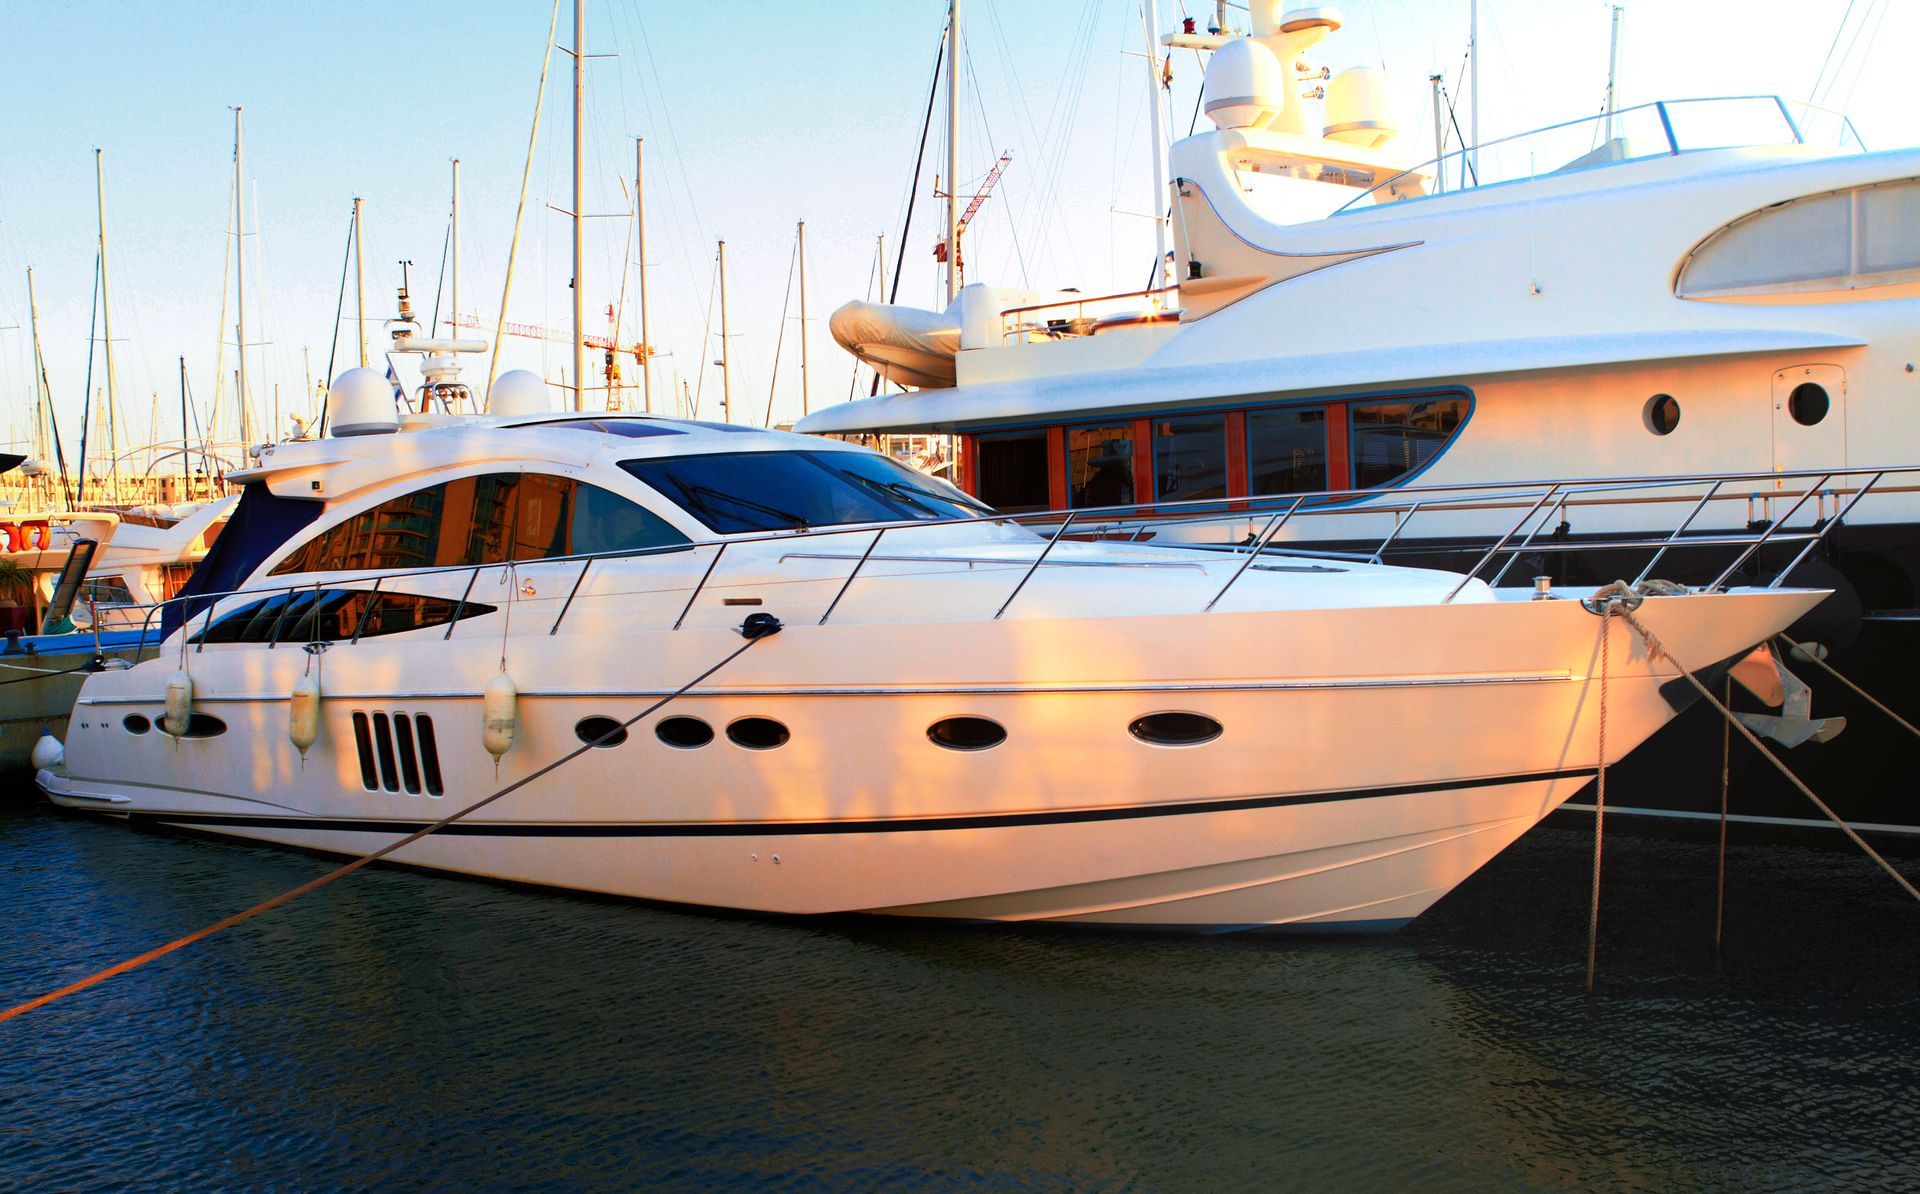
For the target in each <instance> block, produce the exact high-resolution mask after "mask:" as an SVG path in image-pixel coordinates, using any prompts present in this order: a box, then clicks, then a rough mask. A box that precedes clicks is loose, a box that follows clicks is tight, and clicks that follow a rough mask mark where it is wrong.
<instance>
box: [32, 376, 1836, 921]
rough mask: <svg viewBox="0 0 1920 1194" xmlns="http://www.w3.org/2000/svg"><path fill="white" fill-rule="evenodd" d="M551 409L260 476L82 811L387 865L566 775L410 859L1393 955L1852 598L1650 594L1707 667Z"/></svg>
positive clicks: (120, 725) (1516, 619)
mask: <svg viewBox="0 0 1920 1194" xmlns="http://www.w3.org/2000/svg"><path fill="white" fill-rule="evenodd" d="M543 396H544V386H543V385H542V383H541V382H540V381H539V379H538V378H535V377H533V376H532V375H529V374H508V375H505V376H503V377H502V378H501V379H500V381H499V382H498V383H497V384H496V385H495V387H494V391H493V394H492V397H491V404H490V410H491V412H492V413H490V414H485V415H460V414H453V413H448V412H446V411H441V410H432V411H428V412H427V413H419V412H413V411H407V410H400V409H396V406H395V398H394V395H393V392H392V390H391V389H390V388H389V387H388V384H387V382H386V380H385V379H384V378H383V377H381V376H380V375H379V374H377V373H374V372H372V371H366V370H360V371H353V372H352V373H350V374H348V375H345V376H343V377H342V378H341V379H340V380H339V381H337V382H336V384H335V386H334V391H333V397H332V400H331V402H332V415H333V434H332V435H331V436H330V437H328V438H325V439H321V440H317V441H312V442H301V443H288V444H280V445H276V446H274V447H271V448H267V449H265V450H264V451H263V452H262V454H261V457H260V460H259V463H258V466H257V467H255V468H253V469H250V470H248V471H247V472H245V473H242V474H239V475H238V479H239V480H241V481H243V482H244V483H245V486H246V487H245V491H244V494H243V497H242V500H241V504H240V507H239V509H238V510H237V511H236V513H235V516H234V518H233V520H232V523H231V525H230V526H229V529H228V530H227V532H226V533H225V534H223V535H222V536H221V537H220V539H219V540H218V541H217V542H216V543H215V545H214V549H213V551H212V553H211V554H210V555H209V557H208V559H207V560H206V561H205V562H204V563H203V565H202V567H201V569H200V570H199V572H198V573H196V575H195V578H194V581H193V583H192V585H190V586H189V592H188V593H187V594H185V595H183V597H182V598H181V599H179V600H177V601H176V602H175V603H174V604H173V605H172V606H171V607H170V610H171V611H173V612H172V613H171V614H170V616H169V617H168V618H167V619H166V626H165V629H164V634H165V641H164V642H163V643H162V645H161V647H160V651H159V654H158V657H157V658H155V659H151V660H149V661H147V662H143V663H140V664H138V665H137V666H134V667H132V668H130V669H128V670H124V671H109V672H103V673H100V674H96V675H93V676H90V677H89V678H88V679H87V681H86V684H85V687H84V688H83V689H82V691H81V694H80V698H79V701H78V704H77V706H76V709H75V712H74V717H73V722H72V727H71V730H70V732H69V735H68V738H67V740H66V742H65V743H64V750H61V749H51V750H48V751H47V752H46V753H45V758H44V762H45V764H46V765H45V767H44V768H43V769H42V770H41V771H40V772H39V775H38V779H39V783H40V785H41V786H42V787H43V788H44V790H45V791H46V792H47V794H48V795H49V796H50V797H51V798H52V799H53V800H54V801H55V802H56V803H57V804H59V805H62V806H64V807H67V808H72V809H86V810H93V811H97V812H101V813H106V814H110V815H113V816H119V817H126V818H129V819H133V820H137V821H141V822H148V823H153V824H158V825H163V826H172V827H179V828H185V829H191V830H199V831H206V832H212V833H217V834H228V835H234V836H238V837H243V838H249V839H255V840H260V841H267V842H278V843H285V844H289V845H295V846H302V847H308V848H314V849H319V850H324V851H332V852H338V853H342V854H357V853H362V852H367V851H371V850H374V849H376V848H379V847H381V846H383V845H388V844H391V843H393V842H394V841H395V840H396V839H397V837H398V836H399V835H403V834H407V833H410V832H412V831H415V830H417V829H420V828H422V827H424V826H426V825H428V824H431V823H433V822H435V821H437V820H439V819H440V818H442V817H444V816H446V815H448V814H449V813H452V812H454V811H457V810H460V809H462V808H464V807H466V806H468V805H471V804H473V803H474V802H476V801H479V800H481V799H483V798H485V797H487V796H489V795H490V794H492V793H494V792H496V791H498V790H499V789H501V788H503V787H505V786H506V785H509V784H512V783H514V782H516V781H520V780H525V779H531V781H532V782H530V783H528V784H527V785H526V786H525V787H523V788H520V789H519V790H517V791H514V792H512V793H511V794H509V795H507V796H505V797H504V798H502V799H500V800H498V801H497V802H494V803H491V804H488V805H487V806H486V807H484V808H482V809H479V810H477V811H475V812H474V813H473V815H471V816H470V817H466V818H464V819H462V820H459V821H457V822H455V823H454V824H452V825H450V826H448V827H446V828H445V829H443V830H440V831H438V832H436V833H433V834H431V835H429V836H426V837H424V838H422V839H420V840H419V841H417V842H414V843H411V844H409V845H406V846H405V847H403V848H402V849H401V850H400V851H399V852H398V853H397V854H395V855H394V858H395V859H396V860H397V861H400V862H404V863H410V864H413V865H417V866H421V867H429V868H437V869H442V870H447V871H455V872H461V873H465V874H471V875H479V876H489V877H493V878H498V879H506V880H513V881H518V882H525V883H533V884H541V885H547V886H551V887H557V888H569V889H575V890H581V891H591V892H600V893H608V894H613V895H618V896H628V897H639V898H644V899H649V900H660V901H669V902H674V903H680V904H689V905H704V906H712V907H720V908H732V909H747V910H753V911H760V912H770V913H784V914H820V913H886V914H897V915H905V916H923V917H939V918H953V919H962V920H975V921H1010V922H1023V921H1057V922H1072V923H1079V924H1093V925H1114V926H1151V927H1159V928H1182V929H1206V930H1216V929H1237V928H1247V927H1264V926H1280V927H1286V928H1293V929H1336V930H1352V929H1364V928H1377V927H1385V926H1391V925H1396V924H1399V923H1402V922H1404V921H1406V920H1408V919H1409V918H1411V917H1414V916H1416V915H1418V914H1419V913H1420V912H1421V911H1422V910H1424V909H1425V908H1427V907H1428V906H1429V905H1431V904H1432V903H1433V902H1434V901H1435V900H1437V899H1438V898H1440V897H1441V896H1442V895H1444V894H1445V893H1446V892H1447V891H1448V890H1450V889H1451V888H1452V887H1453V886H1454V885H1456V884H1457V883H1459V882H1460V881H1461V880H1462V879H1463V878H1465V877H1466V876H1467V875H1468V874H1469V873H1471V872H1472V871H1473V870H1474V869H1475V868H1476V867H1478V866H1480V865H1481V864H1482V863H1484V862H1485V861H1487V860H1488V859H1489V858H1491V857H1492V856H1493V855H1494V854H1496V853H1497V852H1498V851H1500V850H1501V849H1502V848H1503V847H1505V846H1506V845H1507V844H1509V843H1510V842H1512V841H1513V840H1514V839H1515V838H1517V837H1518V836H1520V835H1521V834H1522V833H1524V832H1525V831H1526V830H1527V829H1528V828H1529V827H1530V826H1532V825H1533V824H1535V823H1536V822H1537V821H1538V820H1540V818H1541V817H1543V816H1545V815H1546V814H1547V813H1548V812H1549V811H1550V810H1551V809H1553V808H1554V807H1555V806H1556V805H1557V804H1558V803H1559V802H1560V801H1562V800H1564V799H1565V798H1566V797H1567V796H1569V795H1570V794H1571V793H1572V792H1574V791H1575V790H1576V789H1578V788H1579V787H1581V786H1582V785H1583V784H1585V783H1586V782H1587V781H1588V780H1589V779H1590V778H1591V777H1592V776H1593V774H1594V772H1595V768H1596V766H1597V765H1598V764H1599V763H1600V761H1601V760H1600V756H1599V751H1600V743H1601V742H1602V741H1604V743H1605V749H1606V754H1607V758H1608V760H1609V761H1611V760H1615V759H1618V758H1619V757H1621V756H1623V755H1625V754H1626V753H1627V752H1628V751H1630V750H1632V749H1633V747H1634V746H1635V745H1636V744H1638V743H1639V742H1640V741H1642V740H1643V739H1645V738H1646V737H1647V736H1648V735H1649V734H1651V733H1652V732H1653V731H1654V730H1656V729H1657V728H1659V727H1660V726H1661V725H1663V724H1665V723H1666V722H1667V721H1668V720H1669V719H1670V718H1671V717H1672V716H1674V713H1675V710H1676V708H1677V707H1679V706H1682V705H1684V704H1685V703H1686V701H1685V699H1684V697H1685V693H1686V692H1687V686H1686V685H1685V684H1684V682H1682V681H1680V680H1678V678H1677V676H1678V673H1677V671H1676V668H1675V665H1674V662H1673V661H1674V660H1675V659H1677V660H1678V662H1679V664H1680V665H1682V666H1684V667H1686V668H1687V669H1689V670H1693V669H1698V668H1706V667H1710V666H1712V665H1716V664H1719V663H1721V662H1723V661H1727V660H1729V659H1731V658H1733V657H1737V656H1741V655H1743V654H1745V653H1746V652H1748V651H1749V649H1750V648H1752V647H1754V646H1755V644H1758V643H1762V642H1764V641H1765V640H1767V639H1768V637H1769V636H1771V635H1772V634H1773V633H1775V632H1776V631H1778V630H1779V629H1780V628H1782V627H1784V626H1786V625H1788V624H1789V623H1791V622H1792V621H1793V620H1794V619H1795V618H1796V617H1798V616H1800V615H1801V614H1802V613H1804V612H1805V611H1806V610H1807V609H1808V608H1810V607H1811V606H1812V605H1813V604H1815V603H1816V602H1817V601H1819V600H1820V599H1821V598H1822V597H1823V596H1824V594H1823V593H1822V592H1820V591H1813V590H1790V589H1784V588H1775V589H1768V590H1745V591H1742V590H1734V591H1709V592H1699V593H1684V592H1683V593H1677V594H1673V595H1662V596H1646V597H1645V598H1644V600H1642V601H1641V603H1640V604H1639V606H1638V610H1637V613H1636V617H1637V618H1638V619H1639V620H1640V621H1641V622H1642V623H1643V624H1644V625H1645V626H1646V627H1647V628H1648V629H1649V630H1651V631H1652V632H1653V633H1654V634H1655V635H1656V636H1657V638H1658V639H1659V640H1660V641H1661V642H1662V643H1663V644H1664V646H1665V649H1666V650H1667V651H1669V652H1671V653H1672V657H1671V658H1668V657H1663V656H1658V655H1652V654H1650V652H1649V650H1648V649H1647V645H1646V643H1645V642H1644V641H1643V640H1641V639H1640V638H1639V637H1638V636H1637V635H1636V634H1635V633H1634V632H1632V631H1631V630H1630V629H1629V627H1628V626H1627V625H1625V624H1624V622H1623V621H1622V620H1621V619H1619V618H1612V619H1609V618H1603V617H1597V616H1596V615H1595V613H1594V612H1593V611H1592V610H1591V609H1590V608H1589V607H1588V605H1587V604H1585V603H1583V602H1582V601H1579V600H1573V599H1565V598H1556V597H1554V596H1552V595H1550V594H1535V593H1527V594H1520V595H1517V597H1515V598H1513V599H1509V598H1507V597H1502V596H1499V595H1497V594H1496V592H1495V591H1494V590H1493V589H1490V588H1489V587H1488V586H1487V585H1486V584H1484V583H1482V582H1480V581H1478V580H1472V579H1470V578H1467V577H1463V576H1460V575H1456V574H1452V573H1442V572H1434V571H1424V570H1415V569H1407V568H1398V567H1387V566H1380V565H1375V564H1366V563H1351V562H1340V563H1333V562H1328V561H1325V560H1318V559H1309V558H1293V557H1288V556H1285V555H1276V554H1273V553H1264V554H1263V553H1261V552H1259V551H1258V550H1243V551H1238V552H1225V551H1219V550H1212V551H1199V550H1186V549H1178V548H1168V547H1163V546H1135V545H1130V544H1127V543H1123V542H1110V541H1098V540H1096V541H1078V540H1074V539H1071V538H1067V537H1063V536H1060V535H1054V536H1051V537H1047V536H1042V535H1038V534H1036V533H1034V532H1033V531H1031V530H1029V529H1027V528H1026V527H1023V526H1021V525H1020V524H1019V521H1018V520H1017V519H1015V518H1010V517H1008V516H1005V515H999V514H995V513H993V512H990V511H988V510H987V509H986V508H985V507H983V506H982V505H981V504H980V503H978V502H977V501H975V500H974V499H972V498H970V497H968V496H966V495H964V494H963V493H961V492H960V491H958V490H955V489H952V488H950V487H948V486H946V485H945V484H943V483H941V482H938V481H933V480H931V479H929V478H926V477H924V476H922V475H920V474H918V473H915V472H913V471H912V470H909V469H907V468H905V467H903V466H901V465H899V464H896V463H894V462H892V461H890V460H888V459H887V458H886V457H883V456H880V455H878V454H875V453H872V452H869V451H866V450H864V449H860V448H856V447H852V446H850V445H846V444H840V443H835V442H831V441H824V440H821V439H818V438H813V437H802V436H793V435H786V434H780V433H774V432H762V431H753V430H747V429H743V428H740V427H734V426H728V425H715V424H704V423H698V422H691V421H685V420H676V419H669V418H655V417H648V416H634V415H615V414H580V413H554V412H550V411H543V410H541V409H539V408H540V406H541V404H542V402H543V401H544V397H543ZM420 405H421V406H422V407H427V406H429V405H430V404H429V403H428V402H426V401H423V402H422V403H421V404H420ZM1212 516H1213V517H1217V516H1218V515H1217V514H1214V515H1212ZM772 627H778V628H779V629H778V630H777V633H773V634H772V635H771V636H768V637H761V638H757V639H755V640H754V645H753V646H752V648H751V649H749V650H746V651H744V653H742V654H740V655H739V656H738V658H736V659H734V660H733V661H732V662H730V663H727V664H726V666H724V667H721V668H719V669H718V670H717V671H714V672H713V674H711V675H708V676H705V678H702V677H703V674H704V673H707V672H708V671H709V670H710V669H714V668H715V665H716V664H719V663H720V662H721V661H722V660H725V659H726V658H727V657H728V656H729V655H730V654H732V653H734V652H735V651H737V650H739V649H740V648H741V647H742V645H743V642H744V641H745V636H747V635H751V634H755V633H757V632H759V631H764V630H766V629H768V628H772ZM156 633H160V632H159V631H157V632H156ZM1603 645H1604V646H1605V647H1606V652H1605V653H1604V656H1603V654H1602V651H1601V648H1602V646H1603ZM1603 672H1604V674H1605V676H1606V680H1605V686H1606V699H1605V701H1604V706H1603V701H1602V692H1601V689H1602V680H1601V676H1602V673H1603ZM690 683H691V688H690V689H688V690H687V691H686V692H684V694H681V695H677V696H675V695H674V694H676V693H678V692H679V690H681V689H682V688H683V687H685V686H687V685H689V684H690ZM668 697H672V698H673V699H670V700H667V701H666V703H665V704H664V705H659V707H657V708H655V706H656V704H657V703H659V702H661V701H662V700H663V698H668ZM649 709H653V712H651V713H648V712H647V711H648V710H649ZM643 713H646V716H644V717H641V718H640V719H639V720H637V721H633V722H632V724H631V725H627V724H625V723H627V722H629V721H630V720H631V719H634V718H636V717H637V716H639V715H641V714H643ZM1603 724H1604V726H1605V730H1604V737H1603V736H1602V729H1601V727H1602V725H1603ZM583 744H592V746H593V748H591V749H584V750H582V753H580V755H579V757H577V758H574V759H572V760H570V761H566V762H564V763H563V764H562V765H561V766H559V767H558V768H556V769H553V770H551V771H544V770H543V769H545V768H548V767H549V765H551V764H554V763H555V762H556V761H557V760H561V759H562V758H563V757H564V756H566V755H568V754H569V752H572V751H576V750H581V748H582V747H583ZM49 745H50V744H49Z"/></svg>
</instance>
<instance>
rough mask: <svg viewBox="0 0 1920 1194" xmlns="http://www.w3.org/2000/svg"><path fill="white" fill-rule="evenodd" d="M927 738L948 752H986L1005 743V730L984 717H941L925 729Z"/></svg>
mask: <svg viewBox="0 0 1920 1194" xmlns="http://www.w3.org/2000/svg"><path fill="white" fill-rule="evenodd" d="M927 737H929V738H931V739H933V744H934V745H935V746H944V747H946V748H947V749H948V750H987V749H989V748H990V747H995V746H998V745H1000V744H1001V743H1002V742H1005V741H1006V740H1007V730H1006V727H1005V726H1003V725H1001V724H1000V723H999V722H997V721H989V720H988V719H986V718H984V717H943V718H941V719H940V720H939V721H936V722H934V723H933V724H932V725H930V726H928V727H927Z"/></svg>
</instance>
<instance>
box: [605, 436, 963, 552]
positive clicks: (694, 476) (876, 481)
mask: <svg viewBox="0 0 1920 1194" xmlns="http://www.w3.org/2000/svg"><path fill="white" fill-rule="evenodd" d="M620 467H621V468H623V469H626V470H627V471H628V472H630V473H632V474H633V475H634V476H636V477H638V478H640V480H642V481H644V482H646V483H647V484H648V485H649V486H651V487H653V488H654V489H656V490H658V491H659V492H660V493H661V494H663V495H664V496H666V497H667V498H668V499H669V500H671V501H672V502H674V503H675V504H676V505H678V506H679V507H680V508H681V509H683V510H685V511H686V512H687V513H689V514H691V515H693V517H695V518H697V519H699V520H700V522H701V523H703V524H704V525H705V526H707V527H708V528H709V529H710V530H713V531H716V532H718V533H719V534H722V535H743V534H752V533H755V532H759V531H785V530H804V529H807V528H809V527H828V526H845V525H847V524H849V523H861V522H911V521H939V520H942V519H950V518H972V517H974V516H976V515H980V514H991V513H992V511H991V510H989V509H987V508H986V507H985V506H982V505H980V504H979V503H978V502H976V501H974V500H973V499H972V498H970V497H968V496H967V495H966V494H964V493H961V492H960V491H959V490H958V489H955V488H954V487H953V486H951V485H949V484H947V483H946V482H945V481H936V480H935V479H933V478H932V477H929V476H927V475H926V474H925V473H919V472H915V471H914V470H912V469H910V468H908V467H906V466H905V465H903V464H900V463H898V462H896V461H893V460H889V459H888V458H887V457H885V456H879V455H876V454H874V453H870V452H798V451H788V452H716V453H710V454H708V455H704V456H676V457H666V458H660V459H655V460H625V461H622V462H621V463H620Z"/></svg>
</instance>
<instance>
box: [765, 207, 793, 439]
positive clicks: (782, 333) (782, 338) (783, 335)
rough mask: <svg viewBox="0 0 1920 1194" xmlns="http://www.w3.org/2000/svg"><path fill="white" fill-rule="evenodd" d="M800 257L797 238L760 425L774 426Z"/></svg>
mask: <svg viewBox="0 0 1920 1194" xmlns="http://www.w3.org/2000/svg"><path fill="white" fill-rule="evenodd" d="M799 256H800V240H799V238H798V237H797V236H796V237H795V238H794V242H793V252H792V253H790V254H788V256H787V286H786V289H784V290H782V291H781V292H780V295H781V297H780V330H779V331H778V332H777V333H775V335H774V338H773V377H772V378H771V379H770V380H769V381H768V382H767V417H766V420H765V421H764V422H762V423H761V424H760V425H761V426H762V427H771V426H773V392H774V390H775V388H777V387H778V386H779V384H780V347H781V345H783V344H785V343H786V340H787V312H788V310H789V309H790V308H791V306H792V303H793V267H794V263H795V261H796V259H797V258H798V257H799Z"/></svg>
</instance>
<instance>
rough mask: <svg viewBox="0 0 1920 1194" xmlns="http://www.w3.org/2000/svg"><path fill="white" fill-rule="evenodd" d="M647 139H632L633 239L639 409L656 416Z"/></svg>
mask: <svg viewBox="0 0 1920 1194" xmlns="http://www.w3.org/2000/svg"><path fill="white" fill-rule="evenodd" d="M645 143H646V138H644V137H635V138H634V139H633V222H634V239H635V240H637V241H638V242H639V252H640V258H639V260H638V261H636V262H635V263H634V269H636V270H638V271H639V274H640V409H642V410H644V411H645V412H646V413H648V414H652V413H653V341H652V340H651V339H649V338H648V335H647V200H646V191H645V190H644V189H642V186H643V183H644V182H645V178H646V175H645V173H644V172H643V171H642V170H641V167H640V160H641V159H640V153H641V149H642V147H643V146H644V145H645Z"/></svg>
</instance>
